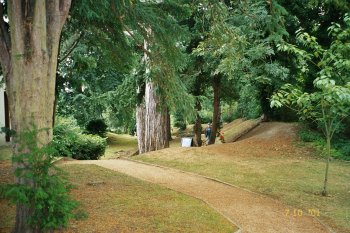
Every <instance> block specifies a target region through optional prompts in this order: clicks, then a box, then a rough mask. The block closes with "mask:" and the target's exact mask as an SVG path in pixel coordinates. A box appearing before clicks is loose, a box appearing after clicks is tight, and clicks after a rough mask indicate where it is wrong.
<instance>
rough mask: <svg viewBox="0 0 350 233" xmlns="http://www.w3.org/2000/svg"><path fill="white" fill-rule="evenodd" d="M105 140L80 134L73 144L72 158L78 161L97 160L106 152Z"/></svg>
mask: <svg viewBox="0 0 350 233" xmlns="http://www.w3.org/2000/svg"><path fill="white" fill-rule="evenodd" d="M106 146H107V142H106V139H104V138H101V137H99V136H96V135H91V134H81V135H79V136H78V138H77V140H76V141H75V142H74V147H73V149H72V158H74V159H79V160H90V159H91V160H94V159H99V158H100V157H101V156H102V155H103V154H104V153H105V150H106Z"/></svg>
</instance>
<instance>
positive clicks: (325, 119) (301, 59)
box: [271, 15, 350, 140]
mask: <svg viewBox="0 0 350 233" xmlns="http://www.w3.org/2000/svg"><path fill="white" fill-rule="evenodd" d="M344 23H345V26H344V28H342V27H341V26H340V25H336V24H334V25H333V26H331V27H330V28H329V33H330V35H331V37H332V38H333V40H332V42H331V45H330V47H329V49H325V48H323V47H322V46H321V45H320V44H319V43H318V42H317V39H316V38H315V37H313V36H310V35H309V34H308V33H304V32H300V33H299V34H298V38H297V39H298V41H299V43H300V45H301V46H304V47H306V48H307V50H303V49H301V48H299V47H297V46H295V45H291V44H281V45H280V46H279V49H280V50H282V51H286V52H288V53H292V54H294V55H295V56H296V58H297V60H298V67H299V80H298V81H299V83H303V81H304V80H305V79H303V77H305V76H307V75H308V74H309V72H310V69H309V68H310V66H314V65H316V67H317V68H318V72H317V76H318V77H317V78H316V79H315V80H314V81H313V84H314V88H315V90H314V91H313V92H311V93H307V92H303V90H301V89H300V88H299V87H298V86H293V85H290V84H286V85H285V86H284V87H282V88H281V90H280V91H279V92H277V93H275V94H274V95H273V96H272V98H271V106H272V107H273V106H275V107H280V106H282V105H285V106H290V107H294V108H295V110H296V111H297V113H298V114H299V116H300V117H301V118H302V119H309V120H310V119H311V120H313V121H316V122H317V123H318V124H319V126H320V127H321V128H322V130H323V132H324V134H325V136H326V137H327V139H329V140H331V139H332V137H333V134H334V133H335V132H336V131H337V130H339V129H340V126H341V124H340V123H341V121H342V120H344V118H345V117H347V116H348V114H349V112H350V53H349V46H348V44H349V42H350V17H349V16H348V15H345V17H344Z"/></svg>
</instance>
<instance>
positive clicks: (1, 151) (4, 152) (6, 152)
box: [0, 146, 12, 161]
mask: <svg viewBox="0 0 350 233" xmlns="http://www.w3.org/2000/svg"><path fill="white" fill-rule="evenodd" d="M11 156H12V150H11V147H10V146H0V161H4V160H10V159H11Z"/></svg>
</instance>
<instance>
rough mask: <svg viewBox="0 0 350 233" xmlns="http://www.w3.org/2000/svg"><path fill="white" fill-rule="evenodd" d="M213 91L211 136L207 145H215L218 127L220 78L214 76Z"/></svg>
mask: <svg viewBox="0 0 350 233" xmlns="http://www.w3.org/2000/svg"><path fill="white" fill-rule="evenodd" d="M213 89H214V101H213V107H214V112H213V122H212V128H211V134H210V139H209V143H208V144H209V145H210V144H214V143H215V139H216V134H217V132H218V129H219V127H220V115H221V111H220V89H221V76H220V75H216V76H214V79H213Z"/></svg>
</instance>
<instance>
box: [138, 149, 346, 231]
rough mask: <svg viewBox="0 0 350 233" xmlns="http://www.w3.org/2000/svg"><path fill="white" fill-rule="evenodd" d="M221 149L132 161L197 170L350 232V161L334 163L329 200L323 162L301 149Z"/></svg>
mask: <svg viewBox="0 0 350 233" xmlns="http://www.w3.org/2000/svg"><path fill="white" fill-rule="evenodd" d="M219 146H220V145H215V146H213V147H212V146H211V147H206V148H191V149H185V148H178V149H176V150H175V149H174V148H173V149H165V150H161V151H157V152H152V153H147V154H143V155H138V156H136V157H133V159H135V160H139V161H143V162H147V163H152V164H158V165H163V166H168V167H173V168H177V169H180V170H184V171H189V172H194V173H197V174H201V175H204V176H208V177H212V178H216V179H219V180H222V181H224V182H227V183H230V184H233V185H236V186H239V187H242V188H245V189H248V190H252V191H254V192H257V193H261V194H264V195H267V196H270V197H272V198H274V199H278V200H280V201H282V202H283V203H285V204H286V205H288V206H292V207H288V208H290V211H293V210H294V208H295V209H296V210H298V209H301V210H302V211H303V213H308V212H309V213H312V214H314V215H315V214H316V215H317V214H318V213H319V214H320V216H319V219H320V220H322V221H323V222H325V223H326V224H327V225H330V226H331V227H332V228H333V229H335V230H336V231H337V232H338V233H340V232H344V233H345V232H350V163H345V162H342V161H332V163H331V165H330V174H329V189H328V190H329V196H328V197H322V196H321V195H320V191H321V189H322V187H323V179H324V171H325V161H324V160H323V159H320V158H318V157H315V156H311V155H305V153H303V150H301V151H300V152H299V153H300V154H293V155H291V154H284V153H283V151H281V152H278V151H277V154H278V153H280V156H276V152H274V155H271V156H269V155H268V154H265V155H264V156H259V155H254V156H251V154H254V153H252V152H250V151H249V150H247V151H246V152H244V150H243V152H242V154H240V153H239V152H237V153H236V154H229V153H227V151H221V152H220V148H221V147H219ZM221 146H222V145H221ZM225 146H226V147H227V146H229V145H228V144H225ZM207 148H212V149H210V150H208V149H207ZM213 148H214V149H213ZM215 148H216V149H215ZM215 151H217V152H215ZM304 152H305V151H304ZM255 153H258V152H256V151H255Z"/></svg>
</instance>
